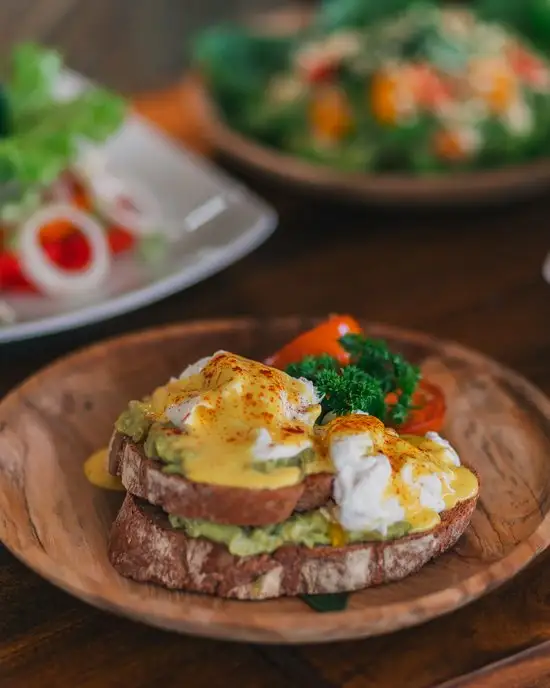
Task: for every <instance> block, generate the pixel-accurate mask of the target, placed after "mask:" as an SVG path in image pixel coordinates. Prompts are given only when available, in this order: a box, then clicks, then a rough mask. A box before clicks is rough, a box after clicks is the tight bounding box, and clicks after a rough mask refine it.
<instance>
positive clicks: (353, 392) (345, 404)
mask: <svg viewBox="0 0 550 688" xmlns="http://www.w3.org/2000/svg"><path fill="white" fill-rule="evenodd" d="M314 384H315V386H316V388H317V389H318V390H319V391H320V392H322V393H323V394H324V395H325V397H324V399H323V402H322V403H323V405H324V410H325V411H326V412H332V413H335V414H336V415H337V416H343V415H345V414H346V413H350V411H364V412H365V413H369V414H370V415H371V416H376V417H377V418H383V417H384V416H385V411H386V404H385V401H384V393H383V391H382V386H381V385H380V384H379V382H378V380H376V378H374V377H373V376H372V375H369V373H366V372H365V371H364V370H361V369H360V368H358V367H357V366H354V365H349V366H346V367H345V368H343V369H342V370H341V371H340V372H336V371H335V370H321V371H319V373H318V375H317V378H316V382H315V383H314Z"/></svg>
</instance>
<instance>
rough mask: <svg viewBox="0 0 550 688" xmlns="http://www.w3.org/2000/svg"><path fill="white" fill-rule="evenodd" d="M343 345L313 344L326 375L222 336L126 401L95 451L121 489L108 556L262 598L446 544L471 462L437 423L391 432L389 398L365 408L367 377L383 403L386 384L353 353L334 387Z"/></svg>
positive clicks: (377, 577) (386, 568)
mask: <svg viewBox="0 0 550 688" xmlns="http://www.w3.org/2000/svg"><path fill="white" fill-rule="evenodd" d="M355 343H356V344H357V342H355ZM362 346H363V344H362ZM365 351H366V349H365V347H364V346H363V357H364V359H365V360H366V358H365V355H364V354H365ZM301 360H302V362H303V361H304V358H302V359H301ZM354 360H359V359H354V357H353V354H352V355H351V356H350V358H349V360H348V362H346V363H345V364H344V365H343V366H342V363H341V362H340V361H339V362H338V365H336V364H335V365H334V366H332V364H329V361H328V359H326V358H325V359H323V365H324V366H325V367H324V368H322V370H325V371H329V372H330V374H328V373H327V374H324V375H319V373H320V369H319V367H317V368H315V369H314V368H310V369H309V371H310V373H311V376H310V377H308V376H307V375H298V373H299V372H300V371H299V370H297V369H295V370H292V369H291V370H290V371H289V372H286V371H285V370H283V369H282V368H279V367H275V366H273V365H267V364H266V363H263V362H259V361H254V360H252V359H249V358H246V357H243V356H241V355H238V354H235V353H231V352H227V351H223V350H221V351H218V352H216V353H214V354H213V355H211V356H208V357H206V358H202V359H200V360H199V361H197V362H196V363H194V364H191V365H190V366H188V367H187V368H186V369H185V370H184V371H183V372H182V373H181V374H180V375H179V376H178V377H176V378H172V379H171V380H169V381H168V382H167V383H166V384H165V385H162V386H161V387H159V388H157V389H156V390H155V391H154V392H153V393H152V394H151V395H150V396H148V397H147V398H145V399H142V400H137V401H132V402H130V404H129V405H128V407H127V409H126V410H125V411H123V413H122V414H121V415H120V417H119V418H118V420H117V421H116V423H115V431H114V433H113V438H112V441H111V445H110V451H109V454H110V456H109V462H108V465H109V471H110V479H111V480H115V479H118V480H119V481H120V484H121V485H122V486H123V488H124V489H126V491H127V494H126V498H125V500H124V503H123V505H122V507H121V509H120V512H119V514H118V516H117V519H116V521H115V523H114V525H113V529H112V532H111V537H110V543H109V557H110V560H111V562H112V564H113V566H114V567H115V568H116V569H117V570H118V571H119V572H120V573H121V574H122V575H124V576H127V577H130V578H134V579H136V580H141V581H152V582H156V583H160V584H162V585H165V586H167V587H170V588H178V589H185V590H192V591H198V592H207V593H212V594H216V595H219V596H223V597H236V598H239V599H264V598H268V597H278V596H281V595H298V594H302V593H309V594H316V593H327V592H339V591H350V590H357V589H360V588H364V587H368V586H369V585H373V584H379V583H383V582H388V581H391V580H396V579H398V578H402V577H404V576H406V575H408V574H410V573H412V572H413V571H414V570H417V569H418V568H419V567H421V566H423V565H424V564H425V563H426V562H427V561H429V560H430V559H432V558H433V557H435V556H437V555H438V554H440V553H442V552H443V551H445V550H446V549H448V548H449V547H452V546H453V545H454V543H455V542H456V540H457V539H458V537H460V535H461V534H462V533H463V532H464V530H465V529H466V527H467V525H468V523H469V520H470V517H471V515H472V512H473V510H474V508H475V504H476V500H477V497H478V493H479V483H478V478H477V476H476V475H475V473H474V472H473V471H471V470H470V469H469V468H467V467H466V466H464V465H462V462H461V460H460V457H459V454H458V452H457V451H456V450H455V449H454V448H453V447H452V446H451V444H450V443H449V442H448V441H447V440H445V439H444V438H443V437H441V435H440V434H439V433H438V432H437V431H436V430H428V431H427V432H425V433H423V434H418V435H416V434H412V433H410V432H402V431H401V429H400V428H399V427H398V425H397V424H396V423H391V420H392V419H395V417H394V416H393V415H392V413H391V412H390V411H387V410H385V411H384V413H385V414H386V415H385V417H384V419H382V418H380V417H377V416H376V415H374V414H373V413H371V411H373V410H377V409H380V408H381V407H380V405H379V402H380V400H379V399H377V398H375V397H376V393H377V390H378V386H379V388H380V390H381V392H380V394H381V396H380V399H382V403H385V404H387V407H388V408H389V407H390V406H391V405H394V406H395V405H396V403H399V394H397V402H396V401H395V398H391V397H389V394H391V393H395V392H394V390H391V389H390V390H388V391H386V390H385V389H384V388H383V387H382V385H381V384H380V382H379V380H378V378H376V377H375V376H374V375H371V374H370V373H368V372H367V371H366V370H365V369H364V368H357V369H358V370H361V371H362V374H358V377H357V380H356V381H355V382H356V383H357V384H356V385H355V387H354V390H355V392H357V393H354V394H348V392H349V389H350V388H349V387H346V384H347V382H346V380H347V378H350V379H352V378H353V375H354V374H355V373H354V370H353V368H352V366H353V365H355V364H354V363H353V361H354ZM399 365H401V363H399ZM356 367H357V366H356ZM344 369H347V374H344V373H343V370H344ZM287 370H288V368H287ZM312 371H314V372H312ZM292 372H294V373H295V374H291V373H292ZM301 372H306V373H307V366H306V367H305V368H303V370H302V371H301ZM384 375H386V373H384ZM311 378H314V379H311ZM358 381H359V382H358ZM348 382H349V381H348ZM344 383H345V384H344ZM359 383H360V384H359ZM358 385H359V386H358ZM358 389H359V390H367V391H368V394H366V393H365V394H364V395H363V394H362V393H361V391H359V392H358V391H357V390H358ZM386 398H387V401H385V399H386ZM346 400H348V401H349V403H350V404H356V405H357V406H359V407H361V408H351V407H350V408H343V407H342V404H344V403H347V401H346ZM401 403H402V404H407V403H409V402H408V401H407V400H406V399H404V400H401ZM336 404H340V406H341V412H340V413H338V412H337V410H336V409H337V407H336ZM369 404H371V406H369ZM385 408H386V407H385ZM379 415H383V414H382V413H379ZM93 460H94V461H96V462H97V461H98V460H99V459H98V458H97V455H96V457H95V458H94V459H93ZM87 473H88V475H89V476H92V479H94V478H95V482H96V484H98V485H101V484H102V483H103V485H104V486H107V485H106V484H105V483H106V481H105V480H103V479H99V478H98V475H99V473H100V471H95V472H94V471H91V470H90V467H89V466H88V470H87Z"/></svg>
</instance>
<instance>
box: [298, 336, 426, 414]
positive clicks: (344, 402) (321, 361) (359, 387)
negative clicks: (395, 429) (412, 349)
mask: <svg viewBox="0 0 550 688" xmlns="http://www.w3.org/2000/svg"><path fill="white" fill-rule="evenodd" d="M340 343H341V345H342V347H343V348H344V349H345V351H347V352H348V353H349V354H350V364H349V365H347V366H345V367H343V368H342V367H341V366H340V364H339V362H338V361H337V360H336V359H335V358H333V357H332V356H329V355H327V354H323V355H321V356H305V357H304V358H303V359H302V360H301V361H298V362H297V363H291V364H290V365H288V366H287V367H286V369H285V370H286V372H287V373H288V375H291V376H292V377H296V378H300V377H303V378H306V379H307V380H310V381H311V382H312V383H313V384H314V386H315V388H316V389H317V391H318V392H319V394H321V395H322V401H321V405H322V408H323V412H324V414H327V413H333V414H335V415H336V416H342V415H346V414H348V413H354V412H357V411H363V412H364V413H368V414H370V415H371V416H375V417H376V418H380V419H381V420H382V421H384V422H391V423H395V424H401V423H403V422H404V421H405V420H406V419H407V416H408V415H409V413H410V411H411V409H412V408H413V394H414V392H415V390H416V388H417V385H418V383H419V381H420V370H419V368H418V367H417V366H414V365H412V364H411V363H409V362H408V361H407V360H406V359H405V358H404V357H403V356H402V355H401V354H396V353H393V352H392V351H390V349H389V348H388V346H387V344H386V343H385V342H384V341H381V340H376V339H369V338H367V337H364V336H363V335H358V334H348V335H345V336H344V337H342V338H341V339H340ZM390 394H393V396H394V399H392V400H391V401H390V402H388V401H387V398H388V395H390Z"/></svg>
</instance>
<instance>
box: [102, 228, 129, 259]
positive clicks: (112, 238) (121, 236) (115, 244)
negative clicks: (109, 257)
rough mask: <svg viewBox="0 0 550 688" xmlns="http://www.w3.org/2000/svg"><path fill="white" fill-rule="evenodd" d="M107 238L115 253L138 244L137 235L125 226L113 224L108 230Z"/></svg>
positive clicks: (127, 249)
mask: <svg viewBox="0 0 550 688" xmlns="http://www.w3.org/2000/svg"><path fill="white" fill-rule="evenodd" d="M107 240H108V241H109V246H110V247H111V251H112V253H113V254H114V255H117V254H119V253H124V251H129V250H130V249H131V248H133V247H134V246H135V244H136V237H135V235H134V234H132V233H131V232H129V231H128V230H127V229H124V227H120V226H119V225H113V226H112V227H109V230H108V232H107Z"/></svg>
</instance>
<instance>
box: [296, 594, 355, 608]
mask: <svg viewBox="0 0 550 688" xmlns="http://www.w3.org/2000/svg"><path fill="white" fill-rule="evenodd" d="M348 597H349V593H347V592H340V593H332V594H329V595H301V598H302V600H303V601H304V602H305V603H306V604H308V605H309V606H310V607H311V608H312V609H315V611H317V612H340V611H342V610H344V609H345V608H346V607H347V604H348Z"/></svg>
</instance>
